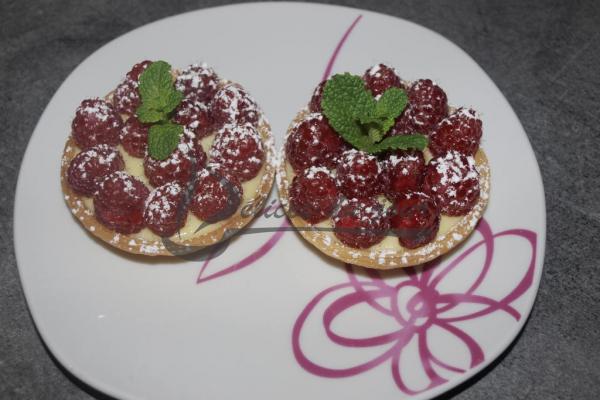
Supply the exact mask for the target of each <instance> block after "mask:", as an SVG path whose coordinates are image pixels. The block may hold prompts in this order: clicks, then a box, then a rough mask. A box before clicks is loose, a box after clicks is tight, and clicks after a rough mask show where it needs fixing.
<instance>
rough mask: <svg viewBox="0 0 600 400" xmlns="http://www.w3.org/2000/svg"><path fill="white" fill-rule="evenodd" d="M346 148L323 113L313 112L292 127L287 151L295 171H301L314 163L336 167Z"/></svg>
mask: <svg viewBox="0 0 600 400" xmlns="http://www.w3.org/2000/svg"><path fill="white" fill-rule="evenodd" d="M346 148H347V146H346V142H344V140H343V139H342V138H341V137H340V136H339V135H338V134H337V133H336V132H335V131H334V130H333V128H331V126H330V125H329V123H328V122H327V120H326V119H325V117H324V116H323V114H320V113H313V114H309V115H308V116H306V118H305V119H304V120H302V121H301V122H299V123H298V124H296V125H295V126H294V127H293V128H292V130H291V132H290V135H289V137H288V138H287V141H286V144H285V153H286V157H287V159H288V161H289V162H290V164H291V165H292V167H293V168H294V171H296V172H300V171H302V170H304V169H305V168H308V167H310V166H313V165H314V166H325V167H328V168H334V167H335V166H336V164H337V162H338V159H339V157H340V156H341V155H342V153H343V151H344V150H345V149H346Z"/></svg>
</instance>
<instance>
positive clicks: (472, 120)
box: [429, 108, 482, 157]
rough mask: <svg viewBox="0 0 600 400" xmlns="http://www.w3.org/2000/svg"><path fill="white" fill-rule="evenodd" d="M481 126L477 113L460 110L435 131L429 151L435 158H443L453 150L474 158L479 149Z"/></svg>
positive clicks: (441, 123) (442, 122) (431, 136)
mask: <svg viewBox="0 0 600 400" xmlns="http://www.w3.org/2000/svg"><path fill="white" fill-rule="evenodd" d="M481 125H482V124H481V120H480V119H478V118H477V116H476V114H475V111H473V110H471V109H466V108H459V109H458V110H456V112H454V113H453V114H452V115H450V116H449V117H447V118H445V119H443V120H442V121H441V122H440V123H439V124H438V125H437V126H436V127H435V129H433V131H432V132H431V135H430V141H429V149H430V150H431V152H432V153H433V155H434V156H435V157H439V156H443V155H444V154H446V153H447V152H448V151H451V150H455V151H458V152H459V153H462V154H465V155H468V156H472V155H474V154H475V153H476V152H477V149H478V148H479V141H480V140H481V133H482V132H481Z"/></svg>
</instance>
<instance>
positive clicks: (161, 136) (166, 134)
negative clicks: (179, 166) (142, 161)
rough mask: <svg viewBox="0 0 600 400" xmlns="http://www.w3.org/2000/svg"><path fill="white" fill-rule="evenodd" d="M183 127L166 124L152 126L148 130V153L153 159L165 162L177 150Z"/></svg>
mask: <svg viewBox="0 0 600 400" xmlns="http://www.w3.org/2000/svg"><path fill="white" fill-rule="evenodd" d="M182 134H183V126H181V125H177V124H173V123H171V122H166V123H162V124H158V125H152V126H151V127H150V129H149V130H148V153H149V154H150V156H151V157H152V158H155V159H157V160H164V159H165V158H167V157H169V155H170V154H171V153H172V152H173V150H175V149H176V148H177V145H178V144H179V137H180V136H181V135H182Z"/></svg>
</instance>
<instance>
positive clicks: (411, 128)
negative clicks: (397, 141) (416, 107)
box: [388, 106, 417, 136]
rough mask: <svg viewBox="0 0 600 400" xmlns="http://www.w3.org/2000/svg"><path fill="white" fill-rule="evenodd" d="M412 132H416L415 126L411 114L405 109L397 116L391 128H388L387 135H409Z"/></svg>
mask: <svg viewBox="0 0 600 400" xmlns="http://www.w3.org/2000/svg"><path fill="white" fill-rule="evenodd" d="M409 107H410V106H409ZM414 132H417V128H416V127H415V124H414V123H413V118H412V115H411V114H410V113H409V112H408V110H405V111H404V112H403V113H402V114H401V115H400V116H399V117H398V118H396V123H395V124H394V126H393V127H392V129H390V132H389V133H388V135H389V136H399V135H410V134H412V133H414Z"/></svg>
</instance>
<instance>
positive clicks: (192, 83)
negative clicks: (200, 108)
mask: <svg viewBox="0 0 600 400" xmlns="http://www.w3.org/2000/svg"><path fill="white" fill-rule="evenodd" d="M218 84H219V77H218V76H217V74H216V73H215V71H214V70H213V69H212V68H210V67H209V66H208V65H206V63H202V64H200V65H199V64H192V65H190V66H188V67H187V68H186V69H184V70H183V71H181V73H180V74H179V75H178V76H177V79H175V88H176V89H177V90H179V91H180V92H183V94H184V96H186V97H189V96H192V97H195V98H197V99H198V100H199V101H202V102H205V101H209V100H210V99H211V98H212V97H213V96H214V95H215V93H216V92H217V85H218Z"/></svg>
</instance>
